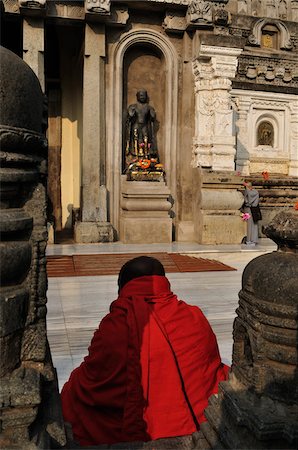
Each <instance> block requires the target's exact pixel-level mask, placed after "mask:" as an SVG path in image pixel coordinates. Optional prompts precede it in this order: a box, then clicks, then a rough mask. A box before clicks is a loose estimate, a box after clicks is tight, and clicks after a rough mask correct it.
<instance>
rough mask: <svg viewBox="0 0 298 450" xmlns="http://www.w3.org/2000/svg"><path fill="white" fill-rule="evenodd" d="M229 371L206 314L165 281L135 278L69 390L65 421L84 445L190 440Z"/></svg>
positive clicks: (64, 393)
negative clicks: (187, 438)
mask: <svg viewBox="0 0 298 450" xmlns="http://www.w3.org/2000/svg"><path fill="white" fill-rule="evenodd" d="M179 372H180V374H179ZM227 373H228V367H227V366H225V365H224V364H222V363H221V359H220V355H219V351H218V346H217V341H216V337H215V335H214V333H213V331H212V329H211V327H210V325H209V322H208V321H207V319H206V318H205V316H204V315H203V313H202V311H201V310H200V309H199V308H198V307H197V306H190V305H188V304H186V303H185V302H183V301H180V300H178V299H177V297H176V296H175V295H174V294H173V293H172V292H171V290H170V284H169V282H168V280H167V278H166V277H162V276H157V275H153V276H144V277H140V278H135V279H133V280H131V281H129V282H128V283H127V284H126V285H125V286H124V287H123V288H122V290H121V292H120V294H119V297H118V299H117V300H115V301H114V302H113V303H112V304H111V307H110V313H109V314H108V315H107V316H106V317H105V318H104V319H103V320H102V321H101V323H100V325H99V328H98V330H96V332H95V333H94V336H93V339H92V341H91V345H90V347H89V354H88V356H86V357H85V359H84V361H83V362H82V364H81V365H80V366H79V367H78V368H77V369H75V370H74V371H73V372H72V374H71V376H70V379H69V381H68V382H67V383H66V384H65V385H64V387H63V390H62V393H61V398H62V407H63V415H64V419H65V421H67V422H70V423H71V424H72V427H73V432H74V436H75V439H76V440H77V441H78V442H79V443H80V444H81V445H96V444H112V443H116V442H126V441H140V440H141V441H148V440H150V439H158V438H163V437H172V436H179V435H180V436H181V435H186V434H191V433H193V432H194V431H196V429H197V425H196V423H195V422H196V421H195V420H194V419H193V415H192V411H191V409H192V410H193V412H194V413H195V416H196V418H197V421H198V422H202V421H204V420H205V417H204V409H205V408H206V406H207V404H208V398H209V396H210V395H211V394H213V393H215V392H217V388H218V383H219V382H220V381H222V380H225V379H226V378H227ZM181 378H182V381H181ZM182 383H183V385H182ZM183 389H184V390H185V392H183ZM188 402H189V403H190V404H191V408H190V407H189V405H188Z"/></svg>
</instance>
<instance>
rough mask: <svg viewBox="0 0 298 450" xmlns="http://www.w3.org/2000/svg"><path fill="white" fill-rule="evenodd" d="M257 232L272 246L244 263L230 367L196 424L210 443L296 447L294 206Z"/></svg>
mask: <svg viewBox="0 0 298 450" xmlns="http://www.w3.org/2000/svg"><path fill="white" fill-rule="evenodd" d="M264 231H265V234H266V235H267V237H269V238H271V239H272V240H274V241H275V242H276V243H277V245H278V251H277V252H273V253H269V254H265V255H262V256H259V257H258V258H255V259H254V260H252V261H251V262H250V263H249V264H248V265H247V266H246V268H245V269H244V272H243V277H242V290H241V291H240V293H239V307H238V309H237V317H236V319H235V321H234V332H233V337H234V346H233V363H232V370H231V373H230V376H229V380H228V381H225V382H223V383H220V385H219V392H218V395H216V396H214V395H213V396H211V397H210V399H209V406H208V407H207V409H206V410H205V415H206V417H207V420H208V422H206V423H204V424H202V426H201V430H202V433H203V434H204V436H205V437H206V439H207V441H208V442H209V443H210V444H211V447H212V448H217V449H219V448H226V449H236V448H237V449H243V448H245V449H254V450H255V449H269V448H270V449H296V448H297V439H298V420H297V418H298V391H297V384H298V370H297V369H298V365H297V361H298V360H297V343H298V336H297V328H298V322H297V304H298V296H297V279H298V211H295V210H294V208H291V209H290V210H288V211H287V212H281V213H280V214H278V215H277V216H276V217H275V218H274V219H273V221H272V222H271V223H270V224H269V225H267V226H266V227H264Z"/></svg>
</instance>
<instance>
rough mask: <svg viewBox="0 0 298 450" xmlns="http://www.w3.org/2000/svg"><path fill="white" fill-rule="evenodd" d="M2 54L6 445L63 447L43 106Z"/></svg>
mask: <svg viewBox="0 0 298 450" xmlns="http://www.w3.org/2000/svg"><path fill="white" fill-rule="evenodd" d="M0 56H1V65H0V70H1V74H0V80H1V85H0V102H1V110H0V144H1V152H0V159H1V168H0V194H1V195H0V198H1V203H0V209H1V214H0V232H1V242H0V259H1V273H0V275H1V277H0V278H1V287H0V348H1V364H0V397H1V405H0V415H1V435H0V447H1V448H10V449H18V448H22V449H29V448H30V449H32V450H34V449H37V448H44V449H45V448H49V449H50V448H61V446H63V445H65V436H64V428H63V420H62V414H61V409H60V400H59V394H58V387H57V378H56V372H55V369H54V367H53V364H52V361H51V355H50V350H49V346H48V342H47V333H46V311H47V309H46V302H47V298H46V290H47V276H46V259H45V249H46V242H47V230H46V170H47V164H46V162H47V161H46V157H47V142H46V139H45V136H44V133H43V131H44V130H43V128H44V114H45V113H46V111H45V109H44V107H45V104H44V100H43V94H42V91H41V88H40V85H39V83H38V79H37V78H36V76H35V74H34V73H33V71H32V70H31V69H30V67H28V65H27V64H25V63H24V62H23V60H22V59H21V58H19V57H17V56H16V55H15V54H14V53H12V52H10V51H9V50H7V49H4V48H3V47H1V55H0ZM12 74H13V76H12Z"/></svg>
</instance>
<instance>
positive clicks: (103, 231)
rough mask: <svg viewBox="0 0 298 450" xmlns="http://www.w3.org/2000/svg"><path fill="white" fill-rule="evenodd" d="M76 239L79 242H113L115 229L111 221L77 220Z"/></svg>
mask: <svg viewBox="0 0 298 450" xmlns="http://www.w3.org/2000/svg"><path fill="white" fill-rule="evenodd" d="M74 239H75V242H77V243H78V244H88V243H95V242H113V241H114V230H113V227H112V225H111V224H110V223H109V222H76V223H75V226H74Z"/></svg>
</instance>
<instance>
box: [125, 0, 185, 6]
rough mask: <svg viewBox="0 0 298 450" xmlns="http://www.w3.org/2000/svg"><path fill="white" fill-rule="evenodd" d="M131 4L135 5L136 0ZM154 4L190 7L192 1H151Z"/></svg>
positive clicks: (132, 0)
mask: <svg viewBox="0 0 298 450" xmlns="http://www.w3.org/2000/svg"><path fill="white" fill-rule="evenodd" d="M130 1H131V3H134V2H135V0H130ZM149 1H150V2H152V3H166V4H173V5H183V6H188V5H189V2H190V0H149Z"/></svg>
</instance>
